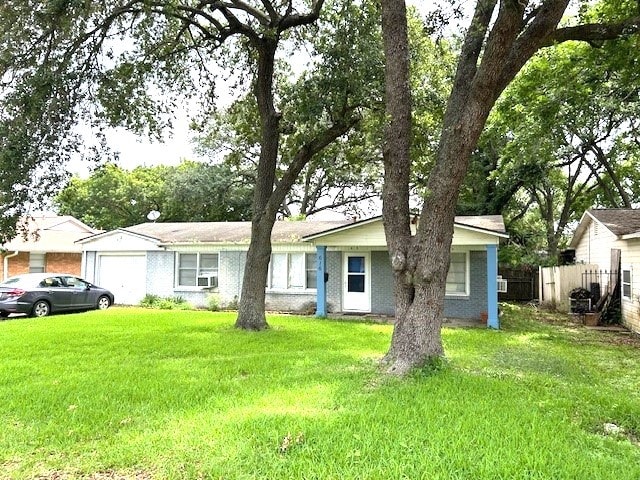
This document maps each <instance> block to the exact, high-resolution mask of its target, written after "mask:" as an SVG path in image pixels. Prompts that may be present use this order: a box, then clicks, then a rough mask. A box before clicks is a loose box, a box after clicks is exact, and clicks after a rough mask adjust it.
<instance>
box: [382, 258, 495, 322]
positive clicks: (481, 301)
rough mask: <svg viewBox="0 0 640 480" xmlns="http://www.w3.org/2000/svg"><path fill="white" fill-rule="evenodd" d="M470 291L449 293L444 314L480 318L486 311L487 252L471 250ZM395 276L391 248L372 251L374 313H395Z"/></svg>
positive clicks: (451, 316)
mask: <svg viewBox="0 0 640 480" xmlns="http://www.w3.org/2000/svg"><path fill="white" fill-rule="evenodd" d="M469 259H470V260H469V261H470V265H469V282H470V285H469V288H470V295H469V296H465V297H454V296H448V297H446V298H445V301H444V315H445V317H448V318H465V319H479V318H480V315H481V313H483V312H486V311H487V254H486V252H484V251H472V252H470V255H469ZM394 310H395V307H394V298H393V276H392V273H391V262H390V261H389V253H388V252H371V313H379V314H383V315H393V314H394Z"/></svg>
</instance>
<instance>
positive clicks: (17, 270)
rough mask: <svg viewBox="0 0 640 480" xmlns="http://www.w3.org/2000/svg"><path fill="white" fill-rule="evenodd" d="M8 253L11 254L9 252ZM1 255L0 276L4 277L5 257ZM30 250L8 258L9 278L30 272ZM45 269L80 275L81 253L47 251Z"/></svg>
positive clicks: (52, 271)
mask: <svg viewBox="0 0 640 480" xmlns="http://www.w3.org/2000/svg"><path fill="white" fill-rule="evenodd" d="M8 255H11V253H9V254H8ZM5 256H6V255H2V256H0V278H2V279H4V278H5V277H4V273H5V272H4V258H5ZM29 257H30V254H29V252H20V253H19V254H18V255H16V256H15V257H10V258H9V259H8V264H9V265H8V267H9V268H8V269H7V270H8V271H7V278H8V277H13V276H15V275H22V274H23V273H29ZM44 265H45V267H44V268H45V271H46V272H51V273H70V274H72V275H78V276H79V275H80V272H81V266H82V254H81V253H56V252H53V253H47V254H46V255H45V260H44Z"/></svg>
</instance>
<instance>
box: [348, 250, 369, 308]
mask: <svg viewBox="0 0 640 480" xmlns="http://www.w3.org/2000/svg"><path fill="white" fill-rule="evenodd" d="M343 258H344V262H343V269H342V271H343V272H344V274H343V276H344V278H343V294H342V309H343V310H344V311H346V312H370V311H371V277H370V273H369V270H370V269H371V257H370V254H369V252H345V253H344V256H343Z"/></svg>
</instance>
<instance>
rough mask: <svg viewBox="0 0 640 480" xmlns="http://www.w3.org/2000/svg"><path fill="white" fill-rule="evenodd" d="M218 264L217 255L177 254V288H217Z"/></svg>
mask: <svg viewBox="0 0 640 480" xmlns="http://www.w3.org/2000/svg"><path fill="white" fill-rule="evenodd" d="M218 262H219V255H218V254H217V253H179V254H178V286H179V287H201V288H205V287H217V286H218Z"/></svg>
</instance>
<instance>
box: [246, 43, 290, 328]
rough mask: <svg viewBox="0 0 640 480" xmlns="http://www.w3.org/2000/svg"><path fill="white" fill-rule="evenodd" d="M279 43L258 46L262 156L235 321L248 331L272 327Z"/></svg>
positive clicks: (257, 98) (258, 98)
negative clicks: (269, 290)
mask: <svg viewBox="0 0 640 480" xmlns="http://www.w3.org/2000/svg"><path fill="white" fill-rule="evenodd" d="M277 45H278V40H277V39H276V38H268V37H267V38H266V39H264V40H262V41H261V42H260V43H259V44H258V45H257V50H258V72H257V75H256V82H255V87H254V88H255V95H256V100H257V103H258V111H259V112H260V128H261V140H260V159H259V161H258V171H257V175H256V185H255V189H254V192H253V218H252V221H251V242H250V244H249V250H248V251H247V259H246V263H245V267H244V275H243V281H242V292H241V294H240V302H239V304H238V318H237V319H236V324H235V325H236V327H237V328H242V329H245V330H263V329H265V328H268V327H269V325H268V324H267V319H266V317H265V314H264V304H265V288H266V281H267V275H268V272H269V260H270V258H271V230H272V229H273V224H274V222H275V213H274V214H273V215H270V214H269V213H268V212H267V211H266V208H267V205H268V203H269V199H270V198H271V195H272V193H273V188H274V181H275V172H276V162H277V160H278V146H279V143H280V113H279V112H277V111H276V109H275V106H274V103H273V72H274V64H275V53H276V48H277Z"/></svg>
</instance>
